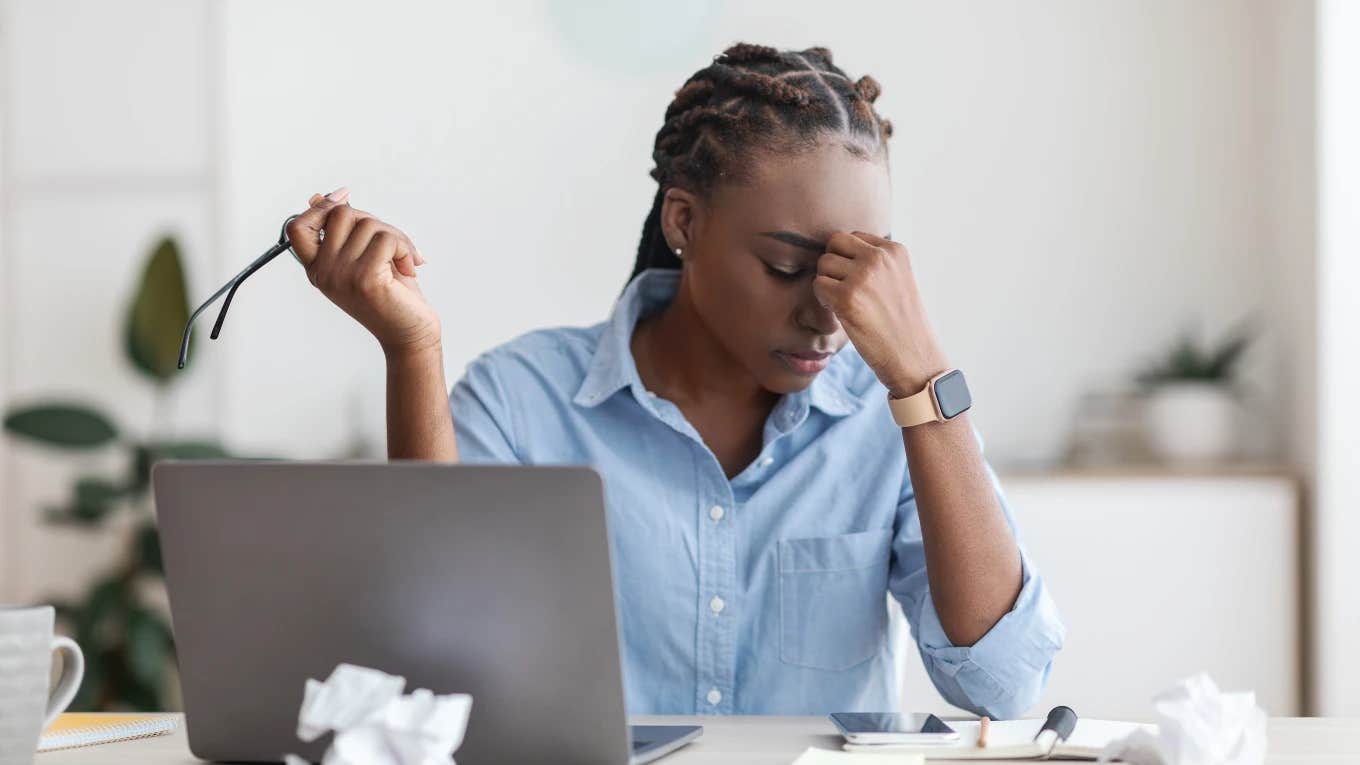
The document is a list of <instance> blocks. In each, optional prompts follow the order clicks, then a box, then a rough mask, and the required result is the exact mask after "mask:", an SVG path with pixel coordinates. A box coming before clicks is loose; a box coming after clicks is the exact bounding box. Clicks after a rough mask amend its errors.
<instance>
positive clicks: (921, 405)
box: [888, 380, 940, 428]
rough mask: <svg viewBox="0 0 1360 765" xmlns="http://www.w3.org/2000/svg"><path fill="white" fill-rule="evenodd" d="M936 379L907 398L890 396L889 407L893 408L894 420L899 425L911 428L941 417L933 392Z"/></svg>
mask: <svg viewBox="0 0 1360 765" xmlns="http://www.w3.org/2000/svg"><path fill="white" fill-rule="evenodd" d="M934 384H935V381H934V380H931V381H930V382H928V383H926V387H924V388H922V389H921V391H920V392H919V393H913V394H912V395H910V396H907V397H906V398H891V397H890V398H889V399H888V409H890V410H892V416H893V421H894V422H896V423H897V425H898V426H899V427H903V428H910V427H913V426H916V425H922V424H925V423H927V422H935V421H936V420H938V419H940V415H939V413H938V412H937V411H936V410H935V398H934V396H933V395H932V392H931V386H932V385H934Z"/></svg>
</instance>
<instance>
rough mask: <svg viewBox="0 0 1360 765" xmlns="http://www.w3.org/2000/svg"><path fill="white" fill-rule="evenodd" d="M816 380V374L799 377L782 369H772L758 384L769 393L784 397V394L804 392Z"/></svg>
mask: <svg viewBox="0 0 1360 765" xmlns="http://www.w3.org/2000/svg"><path fill="white" fill-rule="evenodd" d="M818 374H820V373H818ZM816 379H817V375H816V374H812V375H800V374H794V373H793V372H789V371H787V370H784V369H774V370H771V372H770V374H768V375H765V376H764V378H763V379H762V380H761V381H760V384H761V386H762V387H763V388H765V390H768V391H769V392H771V393H778V394H780V395H784V394H786V393H797V392H798V391H801V390H805V389H807V388H808V387H810V386H811V385H812V381H813V380H816Z"/></svg>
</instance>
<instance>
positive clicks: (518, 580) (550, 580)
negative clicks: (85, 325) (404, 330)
mask: <svg viewBox="0 0 1360 765" xmlns="http://www.w3.org/2000/svg"><path fill="white" fill-rule="evenodd" d="M151 476H152V484H153V487H154V491H155V499H156V512H157V516H158V518H159V524H160V538H161V548H162V554H163V557H164V562H165V574H166V585H167V588H168V590H169V596H170V613H171V620H172V622H173V625H174V633H175V641H176V645H177V647H178V655H179V672H180V685H181V688H182V691H183V700H184V711H185V728H186V732H187V734H188V739H189V749H190V751H191V752H192V753H193V754H194V756H196V757H198V758H200V759H205V760H229V761H245V762H279V761H281V760H282V759H283V755H284V754H285V753H289V752H292V753H296V754H299V755H301V756H303V757H306V758H308V759H310V760H312V761H319V760H320V759H321V756H322V753H323V752H324V751H325V747H326V746H327V745H328V744H329V742H330V738H331V737H330V736H329V735H327V736H326V737H324V738H322V739H319V740H318V741H316V742H312V743H310V744H308V743H303V742H302V741H301V740H300V739H298V737H297V717H298V709H299V707H300V706H301V704H302V692H303V687H304V685H305V682H306V680H307V678H315V679H317V680H324V679H325V678H326V677H327V676H329V675H330V672H331V670H332V669H334V667H335V665H336V664H339V663H340V662H349V663H351V664H358V665H361V666H366V667H372V668H374V669H379V670H382V671H383V672H388V673H390V674H394V675H401V676H404V677H405V678H406V692H407V693H410V692H411V691H413V690H415V689H416V688H429V689H430V690H432V691H433V692H435V693H437V694H445V693H469V694H471V695H472V713H471V717H470V718H469V720H468V727H467V734H466V738H465V739H464V741H463V744H462V745H461V746H460V747H459V749H458V751H457V752H456V753H455V759H456V760H457V761H458V763H459V765H491V764H492V763H506V762H523V763H533V762H554V763H564V764H566V763H592V764H593V765H598V764H600V763H604V764H606V765H624V763H644V762H650V761H652V760H654V759H656V758H658V757H660V756H662V755H664V754H666V753H668V752H671V751H673V750H675V749H677V748H679V747H681V746H683V745H685V744H686V743H688V742H690V741H693V740H694V739H696V738H698V737H699V735H700V734H701V733H702V727H701V726H697V725H687V726H656V725H649V726H635V727H632V728H631V729H630V727H629V725H628V722H627V717H626V712H625V707H624V695H623V678H622V667H621V665H620V660H619V633H618V621H617V616H616V613H615V606H614V588H613V579H612V573H611V565H610V551H609V543H608V532H607V529H606V524H605V506H604V488H603V483H602V481H601V479H600V477H599V475H598V474H597V473H595V471H593V470H591V469H590V468H586V467H520V466H499V465H497V466H472V465H446V464H438V463H428V462H368V461H360V462H266V461H258V462H240V461H173V460H172V461H165V462H159V463H157V464H156V465H155V467H154V468H153V470H152V472H151Z"/></svg>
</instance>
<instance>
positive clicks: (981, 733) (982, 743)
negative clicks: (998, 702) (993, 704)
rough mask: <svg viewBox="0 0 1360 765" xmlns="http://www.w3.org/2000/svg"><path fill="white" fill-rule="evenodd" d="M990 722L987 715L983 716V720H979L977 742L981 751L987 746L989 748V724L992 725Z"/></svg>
mask: <svg viewBox="0 0 1360 765" xmlns="http://www.w3.org/2000/svg"><path fill="white" fill-rule="evenodd" d="M990 722H991V720H989V719H987V716H986V715H983V716H982V719H981V720H978V740H977V745H978V748H979V749H983V748H986V746H987V724H988V723H990Z"/></svg>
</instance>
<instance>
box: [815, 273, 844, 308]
mask: <svg viewBox="0 0 1360 765" xmlns="http://www.w3.org/2000/svg"><path fill="white" fill-rule="evenodd" d="M846 289H847V285H846V283H845V282H843V281H841V280H840V279H836V278H834V277H831V276H827V275H825V274H818V275H817V278H815V279H813V280H812V294H813V296H814V297H816V298H817V302H818V303H820V304H821V305H822V307H823V308H827V309H829V310H831V311H832V312H836V311H837V309H838V308H840V306H841V299H842V298H843V297H844V295H845V290H846Z"/></svg>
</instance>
